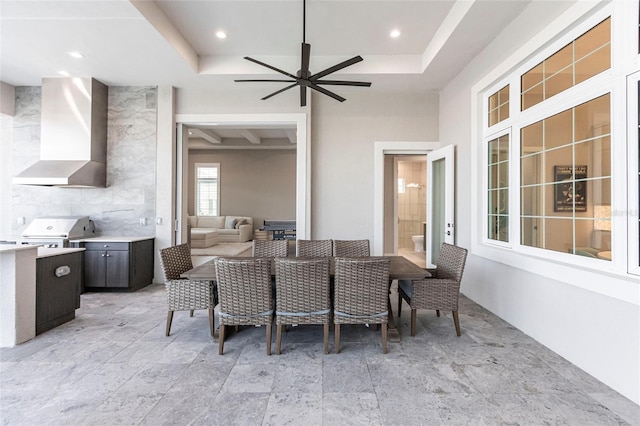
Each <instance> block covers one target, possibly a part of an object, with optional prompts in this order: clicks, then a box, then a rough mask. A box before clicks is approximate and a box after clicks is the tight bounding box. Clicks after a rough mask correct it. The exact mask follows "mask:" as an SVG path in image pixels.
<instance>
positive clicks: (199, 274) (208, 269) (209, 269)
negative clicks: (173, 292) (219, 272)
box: [180, 256, 431, 281]
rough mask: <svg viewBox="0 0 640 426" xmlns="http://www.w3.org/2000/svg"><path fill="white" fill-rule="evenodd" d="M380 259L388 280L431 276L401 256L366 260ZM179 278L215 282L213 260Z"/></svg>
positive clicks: (332, 265)
mask: <svg viewBox="0 0 640 426" xmlns="http://www.w3.org/2000/svg"><path fill="white" fill-rule="evenodd" d="M376 258H378V259H380V258H385V259H389V260H390V261H391V263H390V265H389V279H390V280H419V279H422V278H428V277H430V276H431V274H430V273H429V271H427V270H426V269H423V268H421V267H419V266H418V265H416V264H415V263H412V262H411V261H409V260H408V259H406V258H404V257H402V256H371V257H369V258H367V259H376ZM236 259H250V258H249V257H237V258H236ZM269 259H271V271H272V274H273V275H275V272H273V271H275V267H274V266H273V265H274V263H275V261H274V258H269ZM307 259H308V258H307ZM334 259H335V258H333V257H330V258H329V260H330V269H331V271H330V274H331V276H333V275H334V273H335V267H334V263H335V262H334ZM180 277H182V278H188V279H191V280H209V281H215V280H216V267H215V260H214V259H212V260H210V261H208V262H206V263H203V264H202V265H200V266H196V267H195V268H193V269H190V270H188V271H187V272H185V273H183V274H182V275H180Z"/></svg>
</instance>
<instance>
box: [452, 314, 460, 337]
mask: <svg viewBox="0 0 640 426" xmlns="http://www.w3.org/2000/svg"><path fill="white" fill-rule="evenodd" d="M451 313H452V314H453V323H454V324H455V325H456V335H457V336H458V337H460V319H459V318H458V311H451Z"/></svg>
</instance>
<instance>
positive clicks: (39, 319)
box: [36, 251, 83, 334]
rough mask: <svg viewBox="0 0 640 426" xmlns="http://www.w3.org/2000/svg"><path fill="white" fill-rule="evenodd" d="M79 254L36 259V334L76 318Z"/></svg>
mask: <svg viewBox="0 0 640 426" xmlns="http://www.w3.org/2000/svg"><path fill="white" fill-rule="evenodd" d="M82 261H83V253H82V252H81V251H77V252H74V253H67V254H60V255H56V256H49V257H42V258H38V259H37V260H36V334H40V333H43V332H45V331H47V330H50V329H52V328H53V327H57V326H59V325H60V324H63V323H65V322H67V321H70V320H72V319H74V318H75V317H76V309H77V308H79V307H80V292H81V290H82Z"/></svg>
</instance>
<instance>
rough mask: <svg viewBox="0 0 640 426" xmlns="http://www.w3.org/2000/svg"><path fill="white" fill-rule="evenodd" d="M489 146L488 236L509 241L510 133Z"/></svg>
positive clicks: (494, 140) (493, 141)
mask: <svg viewBox="0 0 640 426" xmlns="http://www.w3.org/2000/svg"><path fill="white" fill-rule="evenodd" d="M487 147H488V165H487V167H488V170H487V173H488V174H487V176H488V191H489V192H488V202H487V210H488V211H487V214H488V220H489V223H488V228H487V238H488V239H490V240H495V241H503V242H508V241H509V135H508V134H506V135H503V136H500V137H498V138H495V139H492V140H490V141H489V143H488V144H487Z"/></svg>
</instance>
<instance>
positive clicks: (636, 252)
mask: <svg viewBox="0 0 640 426" xmlns="http://www.w3.org/2000/svg"><path fill="white" fill-rule="evenodd" d="M638 84H640V71H637V72H635V73H634V74H631V75H630V76H629V77H627V144H628V145H627V158H628V159H629V173H628V177H629V183H628V185H629V191H628V196H627V201H628V227H629V239H628V248H627V250H628V251H627V265H628V272H629V273H630V274H634V275H640V249H639V248H638V245H639V244H640V241H639V240H640V224H639V223H638V215H639V214H640V213H639V212H638V204H640V201H639V200H640V188H639V185H638V179H639V177H638V174H639V172H640V161H638V150H639V149H640V148H639V147H638V126H639V123H638Z"/></svg>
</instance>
